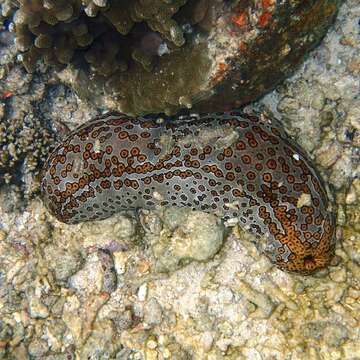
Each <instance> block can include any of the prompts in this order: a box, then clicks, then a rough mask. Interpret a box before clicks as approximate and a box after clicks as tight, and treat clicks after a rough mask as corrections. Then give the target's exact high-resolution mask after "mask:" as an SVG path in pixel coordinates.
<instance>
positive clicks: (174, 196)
mask: <svg viewBox="0 0 360 360" xmlns="http://www.w3.org/2000/svg"><path fill="white" fill-rule="evenodd" d="M41 189H42V192H43V197H44V201H45V204H46V205H47V207H48V208H49V209H50V211H51V212H52V213H53V214H54V215H55V217H56V218H57V219H58V220H60V221H62V222H65V223H68V224H74V223H78V222H82V221H87V220H100V219H104V218H107V217H109V216H111V215H112V214H114V213H115V212H118V211H121V210H128V209H135V208H148V209H151V208H153V207H154V206H155V205H156V204H159V205H166V206H187V207H190V208H193V209H198V210H203V211H206V212H216V213H219V214H222V215H223V216H224V217H225V218H232V217H235V218H237V219H239V223H240V225H242V226H243V227H244V228H245V229H248V230H250V231H251V232H253V233H255V234H256V235H259V236H265V237H266V239H267V245H266V247H265V249H264V251H265V253H266V254H267V255H268V256H269V258H270V259H271V260H272V262H274V263H275V264H276V265H277V266H279V267H280V268H281V269H284V270H288V271H295V272H299V273H303V274H306V273H311V272H313V271H315V270H317V269H320V268H323V267H325V266H326V265H327V264H328V263H329V262H330V260H331V258H332V256H333V252H334V242H335V239H334V229H335V217H334V215H333V214H332V212H331V211H330V203H329V200H328V197H327V194H326V191H325V190H324V188H323V185H322V182H321V179H320V178H319V176H318V175H317V173H316V171H315V170H314V168H313V167H312V165H311V163H310V161H309V160H308V159H307V158H306V156H305V154H304V152H303V151H302V150H301V149H300V148H299V147H298V146H297V145H296V144H294V143H293V141H292V140H291V139H290V138H289V137H288V136H287V135H286V134H285V133H284V132H283V131H282V130H281V129H280V127H279V126H277V124H276V123H275V122H274V120H270V119H268V118H266V117H264V116H263V115H262V116H259V117H258V116H255V115H248V114H245V113H242V112H228V113H223V114H208V115H204V116H202V117H200V118H198V117H189V118H187V119H181V121H180V120H172V121H169V122H163V123H158V122H156V121H155V120H151V119H150V120H149V119H145V118H130V117H127V116H126V115H106V116H103V117H102V118H97V119H94V120H92V121H90V122H88V123H86V124H84V125H82V126H80V127H79V128H78V129H76V130H75V131H73V132H72V133H71V134H70V135H69V136H68V137H67V138H66V139H65V140H64V141H63V143H62V144H60V145H59V146H58V147H57V148H56V149H55V150H54V152H53V153H52V154H51V156H50V157H49V159H48V160H47V162H46V165H45V168H44V172H43V178H42V182H41Z"/></svg>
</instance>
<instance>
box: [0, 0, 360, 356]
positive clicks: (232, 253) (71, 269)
mask: <svg viewBox="0 0 360 360" xmlns="http://www.w3.org/2000/svg"><path fill="white" fill-rule="evenodd" d="M359 19H360V3H359V0H349V1H346V2H345V3H344V5H343V6H342V8H341V11H340V14H339V16H338V19H337V21H336V23H335V25H334V26H333V27H332V29H331V31H330V32H329V33H328V35H327V36H326V38H325V39H324V40H323V42H322V44H321V45H320V46H319V47H318V48H317V49H316V50H315V51H313V52H312V53H311V54H310V57H309V58H308V60H307V61H306V62H305V63H304V65H303V66H302V67H301V68H300V69H299V70H298V71H297V72H296V74H295V75H294V76H293V77H292V78H291V79H289V80H288V81H286V82H285V83H284V84H282V85H281V86H279V87H278V88H277V89H276V91H273V92H272V93H270V94H268V95H267V96H266V97H265V98H263V99H262V100H261V101H259V102H258V103H256V104H254V105H253V106H255V107H257V108H260V109H262V110H264V111H271V112H273V113H274V114H275V115H276V116H277V117H278V118H279V119H280V120H281V121H282V122H283V124H284V126H285V128H286V129H287V131H288V132H289V133H290V134H291V135H293V136H294V138H295V139H296V140H297V141H298V142H299V143H300V144H301V145H302V146H303V147H304V148H305V149H306V150H307V151H308V152H309V154H310V156H311V157H312V158H313V159H314V162H315V164H316V166H317V168H318V169H319V171H320V172H321V173H322V175H323V177H324V179H325V180H326V182H327V183H328V184H329V186H330V188H331V189H332V191H333V193H334V194H335V197H336V205H337V214H338V231H337V236H338V238H339V241H338V244H337V250H336V258H335V261H334V264H333V266H331V267H329V268H328V269H327V270H324V271H322V272H321V273H319V274H317V275H316V276H309V277H304V276H295V275H291V274H287V273H284V272H282V271H280V270H278V269H276V268H275V267H274V266H272V265H271V263H270V262H269V260H268V259H267V258H266V257H265V256H264V255H261V254H259V252H258V251H257V249H256V247H255V245H254V244H253V242H252V241H253V240H254V239H253V238H252V237H251V236H250V235H248V234H246V233H245V232H243V231H241V230H239V229H237V228H236V227H235V228H226V230H224V227H223V226H222V224H221V222H220V221H219V219H217V218H216V217H215V216H213V215H207V214H204V213H200V212H188V211H187V210H180V209H168V210H166V209H158V210H156V211H153V212H142V213H141V214H140V219H141V223H142V225H140V224H139V222H138V220H137V217H135V216H134V215H133V214H131V213H129V214H122V215H117V216H114V217H112V218H110V219H108V220H105V221H102V222H92V223H84V224H80V225H74V226H67V225H64V224H61V223H59V222H57V221H56V220H55V219H54V218H53V217H51V216H50V215H49V214H48V213H47V212H46V210H45V208H44V206H43V204H42V202H41V200H40V199H39V197H38V196H35V195H33V194H36V189H37V187H38V182H37V181H36V179H35V178H34V177H33V175H32V172H31V171H30V170H31V166H30V165H29V163H31V159H32V158H31V156H30V155H31V153H32V151H33V150H32V146H35V145H36V144H35V143H34V145H32V144H30V145H29V144H27V145H26V146H27V147H26V149H25V150H24V149H21V143H20V144H19V143H16V136H15V137H14V144H15V148H14V149H12V151H13V152H14V153H15V155H14V156H16V154H20V153H21V154H23V153H25V155H26V152H28V153H29V154H27V155H26V158H25V163H24V165H23V166H24V169H23V173H24V179H23V180H24V181H25V186H24V187H22V189H23V190H22V191H23V192H24V191H25V200H24V197H23V196H21V195H24V194H21V193H19V189H17V188H16V186H14V185H3V186H2V187H1V188H0V358H5V359H48V360H50V359H52V360H55V359H56V360H60V359H64V360H65V359H74V358H76V359H159V360H160V359H177V360H182V359H199V360H200V359H201V360H202V359H204V360H215V359H256V360H257V359H289V360H290V359H292V360H295V359H352V360H355V359H360V178H359V176H360V97H359V92H360V35H359V34H360V23H359ZM1 39H2V46H1V53H0V55H1V56H0V58H1V60H0V77H1V79H0V81H1V90H2V91H5V90H6V91H7V93H6V94H4V92H3V93H2V97H1V99H0V118H1V122H3V121H5V118H6V117H10V118H14V119H15V118H21V119H22V118H23V117H24V114H26V116H27V117H28V122H29V124H30V125H29V126H30V127H31V124H33V126H39V127H41V124H45V123H49V124H50V123H51V124H54V123H56V124H57V125H58V128H59V129H60V130H61V128H62V127H61V123H64V124H66V125H67V126H69V127H70V128H74V127H75V126H76V125H78V124H80V123H82V122H84V121H85V120H87V119H90V118H91V117H93V116H94V115H95V114H97V112H98V110H97V109H95V108H92V107H91V106H90V105H89V104H86V103H84V102H82V101H81V100H80V99H78V97H77V96H76V95H75V94H74V93H73V92H72V91H71V90H70V89H68V88H66V87H65V86H63V85H61V84H60V83H59V82H58V81H57V80H56V77H55V75H54V73H53V72H51V71H47V70H46V71H45V69H44V71H40V72H39V73H38V74H36V75H30V74H26V73H25V72H24V70H23V69H22V67H21V65H20V63H19V58H17V53H16V51H15V49H14V46H13V45H12V42H11V34H5V33H3V34H2V38H1ZM7 42H8V45H7V46H5V45H4V44H6V43H7ZM34 119H35V120H34ZM36 119H41V121H40V122H39V121H36ZM59 124H60V125H59ZM27 130H28V131H30V130H29V129H27ZM6 131H10V130H8V129H4V128H1V129H0V137H1V136H5V135H6V134H5V133H6ZM1 132H2V133H1ZM39 133H40V134H41V130H39ZM4 134H5V135H4ZM25 137H26V136H25ZM16 147H17V148H16ZM39 149H40V150H38V151H41V147H40V148H39ZM44 156H46V154H44ZM27 169H28V170H29V171H28V170H27ZM8 176H11V175H8ZM9 179H10V178H9ZM9 181H10V180H9ZM10 183H11V181H10ZM24 189H25V190H24ZM224 231H225V232H228V234H227V236H225V238H224V241H223V234H224ZM215 253H216V255H214V254H215Z"/></svg>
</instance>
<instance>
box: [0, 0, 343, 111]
mask: <svg viewBox="0 0 360 360" xmlns="http://www.w3.org/2000/svg"><path fill="white" fill-rule="evenodd" d="M2 2H3V12H4V11H5V10H4V9H5V8H6V10H7V12H8V13H10V10H9V8H10V5H9V4H8V2H7V1H6V0H3V1H2ZM0 3H1V1H0ZM340 3H341V0H311V1H307V2H304V1H290V0H286V1H282V2H275V1H274V0H262V1H255V0H252V1H219V0H210V1H203V0H187V1H186V0H167V1H165V0H156V1H144V0H142V1H140V0H136V1H132V2H126V1H118V2H115V1H107V0H102V1H100V0H97V1H91V0H82V1H80V0H71V1H64V0H62V1H57V2H55V1H53V0H51V1H50V0H46V1H45V0H37V1H32V2H28V1H25V0H21V1H19V5H18V9H17V10H16V12H15V15H14V24H15V31H16V42H17V45H18V48H19V50H20V51H22V52H23V53H24V54H23V62H24V65H25V67H26V68H27V69H28V70H29V71H30V70H33V69H34V68H35V64H36V62H37V60H39V59H41V58H42V59H44V60H45V62H47V63H50V64H54V65H57V66H59V65H62V66H64V65H69V66H68V67H67V71H65V72H64V73H63V74H62V78H63V80H64V81H67V82H68V83H70V84H71V85H72V86H73V88H74V89H75V90H76V91H77V92H78V93H79V95H80V96H81V97H83V98H86V99H89V100H90V101H92V102H93V103H94V104H96V105H98V106H102V107H107V108H109V109H112V110H117V111H122V112H125V113H128V114H133V115H136V114H143V113H149V112H166V113H173V112H175V111H177V110H178V109H179V108H182V107H188V108H191V107H192V106H193V105H194V104H197V103H199V106H198V109H197V110H201V111H218V110H222V111H223V110H226V109H229V108H231V107H234V106H239V105H241V104H244V103H247V102H249V101H252V100H254V99H256V98H258V97H259V96H261V95H262V94H264V93H265V92H266V91H269V90H270V89H272V88H273V87H274V86H275V85H276V84H277V83H278V82H279V81H281V80H283V79H284V78H285V77H287V76H288V75H289V74H291V73H292V72H293V71H294V69H296V67H297V66H298V65H299V64H300V63H301V61H302V59H303V58H304V56H305V55H306V54H307V53H308V51H309V50H311V49H312V48H313V47H314V46H315V45H316V44H317V43H318V42H319V40H320V39H321V38H322V37H323V36H324V35H325V33H326V31H327V29H328V27H329V26H330V25H331V23H332V22H333V20H334V18H335V15H336V13H337V9H338V7H339V5H340Z"/></svg>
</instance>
